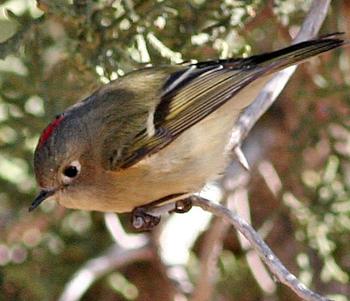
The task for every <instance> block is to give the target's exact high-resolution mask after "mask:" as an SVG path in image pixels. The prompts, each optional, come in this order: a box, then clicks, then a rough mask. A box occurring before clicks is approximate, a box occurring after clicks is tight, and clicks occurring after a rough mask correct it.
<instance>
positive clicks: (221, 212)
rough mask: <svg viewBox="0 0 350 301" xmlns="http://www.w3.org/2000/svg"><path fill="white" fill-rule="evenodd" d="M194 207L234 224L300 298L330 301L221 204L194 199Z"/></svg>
mask: <svg viewBox="0 0 350 301" xmlns="http://www.w3.org/2000/svg"><path fill="white" fill-rule="evenodd" d="M193 205H195V206H198V207H201V208H202V209H203V210H205V211H209V212H211V213H213V214H214V215H216V216H219V217H221V218H223V219H224V220H225V221H226V222H228V223H230V224H232V225H233V226H234V227H235V228H236V229H237V230H238V231H239V232H240V233H242V234H243V235H244V237H245V238H246V239H247V240H248V241H249V242H250V243H251V244H252V246H254V248H255V250H256V251H257V252H258V253H259V255H260V257H261V258H262V259H263V260H264V262H265V264H266V265H267V266H268V267H269V269H270V271H271V272H272V273H273V275H274V276H275V277H276V278H277V279H278V280H279V281H280V282H282V283H284V284H285V285H287V286H288V287H290V288H291V289H292V290H293V291H294V292H295V293H296V294H297V295H298V296H299V297H301V298H302V299H303V300H306V301H330V299H327V298H325V297H322V296H320V295H318V294H317V293H315V292H313V291H311V290H310V289H308V288H307V287H306V286H305V285H304V284H302V283H301V282H300V281H299V280H298V279H297V278H296V277H295V276H294V275H293V274H292V273H290V272H289V271H288V270H287V269H286V267H285V266H284V265H283V264H282V262H281V261H280V260H279V259H278V258H277V256H276V255H275V254H274V253H273V252H272V250H271V249H270V248H269V247H268V246H267V244H266V243H265V242H264V241H263V240H262V238H261V237H260V236H259V234H258V233H257V232H256V231H255V230H254V229H253V227H252V226H251V225H249V224H248V223H247V222H246V221H245V220H244V219H242V218H241V217H240V216H239V215H237V214H236V213H235V212H233V211H231V210H229V209H227V208H226V207H224V206H222V205H220V204H214V203H212V202H210V201H208V200H205V199H203V198H200V197H195V198H193Z"/></svg>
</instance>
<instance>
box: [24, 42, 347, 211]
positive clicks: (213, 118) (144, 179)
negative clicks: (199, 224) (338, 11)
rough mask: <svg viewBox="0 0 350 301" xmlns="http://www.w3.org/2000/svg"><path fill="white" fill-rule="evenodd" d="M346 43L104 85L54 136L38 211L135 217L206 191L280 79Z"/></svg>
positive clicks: (51, 130)
mask: <svg viewBox="0 0 350 301" xmlns="http://www.w3.org/2000/svg"><path fill="white" fill-rule="evenodd" d="M343 43H344V42H343V41H342V40H340V39H337V38H334V37H332V36H331V35H330V36H327V37H323V38H320V39H317V40H311V41H306V42H303V43H299V44H296V45H293V46H290V47H287V48H284V49H281V50H278V51H275V52H271V53H266V54H261V55H257V56H252V57H250V58H246V59H228V60H217V61H209V62H202V63H197V64H181V65H176V66H160V67H150V68H145V69H141V70H137V71H133V72H131V73H129V74H127V75H126V76H124V77H122V78H120V79H118V80H116V81H114V82H111V83H109V84H107V85H105V86H103V87H102V88H100V89H99V90H97V91H96V92H95V93H93V94H92V95H91V96H89V97H88V98H87V99H85V100H84V101H82V102H80V103H78V104H76V105H75V106H73V107H71V108H68V109H67V110H66V111H65V112H64V113H63V114H62V115H61V116H60V117H59V119H57V120H56V121H54V122H53V123H52V124H50V125H49V126H48V128H47V129H46V130H45V131H44V133H43V135H42V137H41V139H40V142H39V144H38V146H37V148H36V151H35V157H34V168H35V174H36V178H37V180H38V183H39V185H40V187H41V189H42V192H41V194H40V195H39V196H38V198H37V199H36V200H35V201H34V203H33V205H32V207H31V209H34V208H35V207H36V206H38V205H39V204H40V203H41V202H42V201H43V200H44V199H45V198H48V197H53V198H55V199H56V200H57V201H58V202H60V203H61V204H62V205H63V206H66V207H70V208H80V209H87V210H99V211H114V212H125V211H131V210H132V209H134V208H135V207H138V206H141V205H145V204H147V203H151V202H153V201H155V200H158V199H162V198H164V197H167V196H169V195H179V194H191V193H194V192H197V191H199V190H200V189H201V188H202V187H203V185H204V184H205V183H206V182H207V181H208V180H211V179H213V178H215V177H216V176H217V175H219V174H220V173H221V172H222V171H223V169H224V168H225V165H226V158H227V156H226V150H225V147H226V144H227V142H228V139H229V134H230V132H231V129H232V127H233V125H234V122H235V120H236V118H237V116H238V115H239V113H240V112H241V110H242V109H243V108H245V107H246V106H248V105H249V104H250V103H251V102H252V101H253V100H254V98H255V97H256V96H257V94H258V93H259V91H260V90H261V88H262V87H263V85H264V84H265V83H266V82H267V81H268V80H269V78H270V77H271V75H272V74H273V73H274V72H276V71H278V70H281V69H283V68H286V67H288V66H291V65H295V64H299V63H300V62H302V61H304V60H306V59H308V58H310V57H312V56H315V55H318V54H320V53H323V52H325V51H328V50H331V49H333V48H337V47H339V46H341V45H343Z"/></svg>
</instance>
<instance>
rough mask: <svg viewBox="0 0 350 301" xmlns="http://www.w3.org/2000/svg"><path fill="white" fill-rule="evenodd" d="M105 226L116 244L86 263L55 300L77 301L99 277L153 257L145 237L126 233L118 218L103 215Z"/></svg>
mask: <svg viewBox="0 0 350 301" xmlns="http://www.w3.org/2000/svg"><path fill="white" fill-rule="evenodd" d="M105 223H106V227H107V229H108V230H109V231H110V233H111V235H112V237H113V238H114V240H115V241H116V243H115V244H114V245H112V246H111V247H110V248H109V249H108V250H107V251H106V252H105V253H103V254H102V255H100V256H98V257H96V258H93V259H91V260H88V261H87V262H86V263H85V264H84V265H83V266H82V267H81V268H80V269H79V270H78V271H77V272H76V273H75V274H74V275H73V276H72V278H71V279H70V280H69V281H68V283H67V284H66V286H65V288H64V290H63V292H62V294H61V296H60V298H59V299H58V300H59V301H78V300H80V299H81V297H82V296H83V295H84V294H85V292H86V291H87V290H88V289H89V287H90V286H91V285H92V284H93V283H94V282H95V281H96V280H97V279H99V278H101V277H103V276H104V275H106V274H107V273H109V272H111V271H114V270H115V269H118V268H121V267H123V266H125V265H127V264H129V263H132V262H135V261H141V260H149V259H152V258H153V257H154V251H153V248H151V246H150V242H149V239H148V238H147V237H146V236H145V235H135V234H127V233H126V232H125V231H124V229H123V227H122V225H121V224H120V221H119V219H118V217H117V216H116V215H115V214H113V213H106V214H105Z"/></svg>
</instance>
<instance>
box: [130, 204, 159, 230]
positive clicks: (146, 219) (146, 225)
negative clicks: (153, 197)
mask: <svg viewBox="0 0 350 301" xmlns="http://www.w3.org/2000/svg"><path fill="white" fill-rule="evenodd" d="M159 222H160V216H154V215H151V214H149V213H147V209H146V208H145V207H137V208H135V209H134V210H133V211H132V225H133V227H134V228H135V229H137V230H139V231H148V230H151V229H152V228H154V227H155V226H157V225H158V224H159Z"/></svg>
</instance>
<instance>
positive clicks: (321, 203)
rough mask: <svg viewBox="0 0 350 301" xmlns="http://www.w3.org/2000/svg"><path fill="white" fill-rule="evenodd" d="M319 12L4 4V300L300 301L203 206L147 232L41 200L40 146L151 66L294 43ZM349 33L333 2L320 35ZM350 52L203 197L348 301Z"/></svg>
mask: <svg viewBox="0 0 350 301" xmlns="http://www.w3.org/2000/svg"><path fill="white" fill-rule="evenodd" d="M310 4H311V1H310V0H306V1H304V0H303V1H302V0H274V1H273V0H271V1H269V0H260V1H259V0H247V1H235V0H220V1H219V0H186V1H185V0H163V1H162V0H158V1H155V0H55V1H49V0H41V1H39V0H37V1H34V0H9V1H7V0H1V1H0V41H1V44H0V185H1V189H0V300H63V301H73V300H79V298H80V299H81V300H117V301H119V300H120V301H124V300H142V301H148V300H154V301H167V300H177V301H184V300H193V301H205V300H220V301H233V300H235V301H237V300H238V301H253V300H266V301H267V300H271V301H273V300H276V301H277V300H292V301H293V300H299V299H298V298H297V297H296V296H295V295H294V294H293V293H292V292H291V291H290V290H289V289H288V288H286V287H284V286H282V285H279V284H277V283H275V282H274V281H273V277H271V276H270V275H269V273H268V272H267V270H266V269H265V267H264V266H263V265H262V263H261V261H260V259H259V258H258V257H257V256H256V254H255V253H254V252H253V251H252V250H251V249H250V247H249V246H248V245H247V243H246V242H245V241H244V240H242V239H241V238H240V237H239V236H237V235H236V233H235V231H234V230H233V229H232V228H231V227H228V226H227V225H225V224H223V223H222V221H220V220H217V219H211V216H210V215H209V214H206V213H204V212H203V211H201V210H199V209H198V210H192V211H191V212H189V213H188V214H184V215H179V214H177V215H175V214H174V215H171V216H170V217H168V218H163V222H162V224H161V225H160V226H158V227H157V228H156V229H155V230H154V231H152V232H150V233H142V234H138V233H134V231H133V230H132V227H131V226H130V221H129V218H130V217H129V216H128V215H123V216H120V217H119V218H120V220H119V218H118V217H117V216H116V215H114V214H103V213H97V212H84V211H78V210H68V209H64V208H62V207H60V206H59V205H57V204H56V203H55V202H50V201H48V202H45V203H44V204H43V205H42V206H40V208H38V209H37V210H36V211H35V212H33V213H30V214H29V213H28V207H29V205H30V203H31V201H32V199H33V197H34V196H35V194H36V192H37V187H36V184H35V179H34V176H33V170H32V157H33V150H34V147H35V145H36V142H37V140H38V137H39V135H40V133H41V131H42V129H43V128H44V127H45V126H46V125H47V123H48V122H49V121H50V120H51V119H53V118H54V116H55V115H56V114H58V113H60V112H62V111H63V110H64V109H65V108H66V107H67V106H69V105H71V104H73V103H75V102H76V101H78V100H80V99H82V98H84V97H85V96H87V95H89V94H90V93H91V92H93V91H94V89H96V88H97V87H99V86H100V85H102V84H104V83H108V82H109V81H111V80H114V79H116V78H118V77H119V76H122V75H123V74H125V73H126V72H128V71H130V70H133V69H135V68H140V67H142V66H145V65H146V64H155V65H158V64H174V63H179V62H182V61H186V60H191V59H196V60H206V59H209V58H218V57H220V58H226V57H233V56H248V55H251V54H257V53H261V52H266V51H271V50H274V49H277V48H280V47H284V46H286V45H288V44H290V42H291V40H292V38H293V37H294V36H295V34H296V33H297V31H298V29H299V26H300V24H301V23H302V21H303V19H304V17H305V15H306V12H307V10H308V9H309V6H310ZM336 31H345V32H346V33H347V34H346V35H347V36H348V37H349V33H350V2H349V1H346V0H344V1H340V0H339V1H333V2H332V4H331V7H330V10H329V12H328V15H327V19H326V21H325V22H324V25H323V26H322V29H321V34H325V33H331V32H336ZM349 55H350V49H349V48H347V49H341V50H336V51H333V52H331V53H327V54H325V55H323V56H322V57H320V58H316V59H313V60H311V61H310V62H309V63H307V64H304V65H302V66H300V67H299V69H298V70H297V72H296V74H295V75H294V76H293V78H292V80H291V82H290V83H289V84H288V86H287V88H286V89H285V90H284V92H283V94H282V95H281V96H280V97H279V100H278V101H277V103H276V104H275V105H274V106H273V107H272V108H271V109H270V110H269V112H268V113H267V114H265V116H264V117H263V118H262V119H261V120H260V121H259V122H258V123H257V125H256V126H255V128H254V130H253V131H252V133H251V135H250V136H249V137H248V139H247V140H246V142H245V144H244V148H243V150H244V152H245V153H246V155H247V157H248V160H249V162H250V165H251V172H250V173H248V172H246V171H244V170H242V168H241V167H240V166H239V164H237V163H235V162H233V163H232V165H231V166H230V167H229V168H228V172H227V174H226V175H225V176H224V178H223V179H222V180H221V181H219V182H218V183H213V184H212V185H211V186H210V187H209V188H206V190H205V191H204V193H206V196H208V197H211V198H216V199H220V198H221V199H223V200H225V201H226V202H227V204H228V206H230V207H231V208H233V207H234V208H236V209H237V210H238V211H239V212H240V213H241V214H242V215H243V216H245V217H246V218H247V219H248V220H251V223H252V225H253V226H254V228H255V229H257V230H259V232H260V233H261V235H262V236H263V237H264V239H265V240H266V241H267V243H268V244H269V246H270V247H271V248H272V249H273V250H274V251H275V253H276V254H277V255H278V256H279V258H280V259H281V260H282V262H284V263H285V265H286V266H287V267H288V268H289V269H290V270H291V271H292V272H293V273H295V275H296V276H298V277H299V278H300V279H301V280H302V281H303V282H304V283H305V284H307V285H308V286H310V287H311V288H312V289H314V290H316V291H317V292H319V293H322V294H325V295H328V296H332V298H333V299H334V300H337V301H346V300H350V299H349V296H350V284H349V277H350V201H349V198H350V161H349V157H350V120H349V113H350V112H349V104H350V95H349V94H350V93H349V92H350V89H349V85H350V56H349ZM208 143H210V142H209V141H208ZM184 180H185V179H184ZM130 184H131V185H132V183H130ZM191 294H193V295H191Z"/></svg>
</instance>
